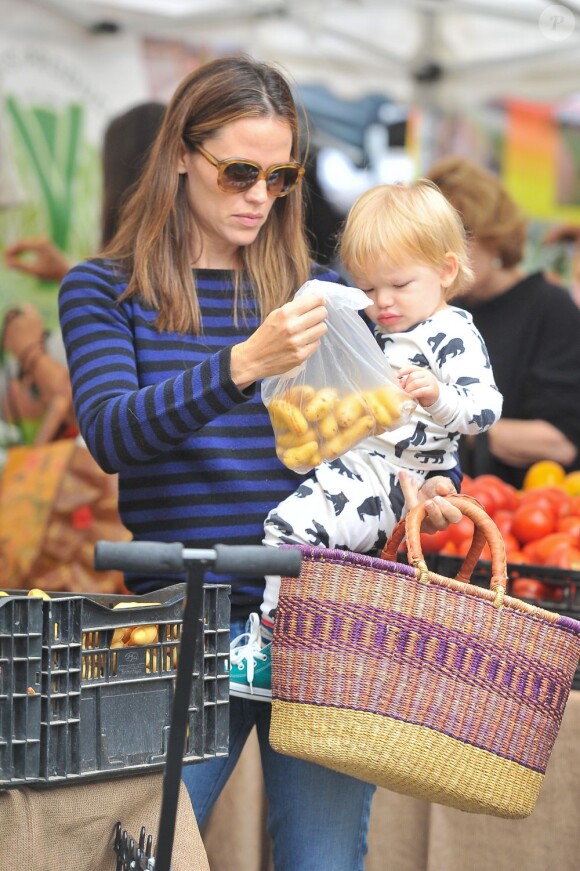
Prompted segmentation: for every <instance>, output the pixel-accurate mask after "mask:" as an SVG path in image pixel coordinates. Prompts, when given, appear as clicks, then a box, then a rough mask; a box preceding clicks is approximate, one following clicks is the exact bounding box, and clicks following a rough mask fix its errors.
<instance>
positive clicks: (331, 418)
mask: <svg viewBox="0 0 580 871" xmlns="http://www.w3.org/2000/svg"><path fill="white" fill-rule="evenodd" d="M318 432H319V433H320V435H321V436H322V438H323V439H326V440H327V441H328V439H333V438H334V436H336V435H338V421H337V419H336V415H334V414H333V413H332V412H330V414H327V415H326V417H323V418H322V420H321V421H319V423H318Z"/></svg>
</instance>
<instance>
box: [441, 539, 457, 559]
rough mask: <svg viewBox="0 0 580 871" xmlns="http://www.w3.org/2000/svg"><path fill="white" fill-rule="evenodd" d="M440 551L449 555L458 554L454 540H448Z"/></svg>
mask: <svg viewBox="0 0 580 871" xmlns="http://www.w3.org/2000/svg"><path fill="white" fill-rule="evenodd" d="M439 553H446V554H448V555H449V556H456V555H457V547H456V545H455V543H454V542H453V541H446V542H445V544H444V545H443V547H442V548H441V550H440V551H439Z"/></svg>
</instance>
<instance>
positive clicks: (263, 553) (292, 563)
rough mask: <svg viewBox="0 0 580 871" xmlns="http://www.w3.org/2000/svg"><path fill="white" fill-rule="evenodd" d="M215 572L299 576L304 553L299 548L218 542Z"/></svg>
mask: <svg viewBox="0 0 580 871" xmlns="http://www.w3.org/2000/svg"><path fill="white" fill-rule="evenodd" d="M215 552H216V555H217V556H216V561H215V565H214V566H213V571H214V572H223V573H224V574H227V573H229V574H232V575H241V576H242V577H244V576H249V577H252V576H255V575H285V576H286V577H290V578H297V577H298V575H299V574H300V565H301V563H302V553H301V552H300V551H299V550H298V549H293V548H278V547H264V546H262V545H260V544H257V545H249V544H248V545H237V546H236V545H228V544H216V545H215Z"/></svg>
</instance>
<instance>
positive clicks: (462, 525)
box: [447, 514, 473, 545]
mask: <svg viewBox="0 0 580 871" xmlns="http://www.w3.org/2000/svg"><path fill="white" fill-rule="evenodd" d="M447 535H448V538H449V541H452V542H453V544H456V545H457V544H459V543H460V542H462V541H464V540H465V539H468V540H469V541H471V539H472V538H473V520H471V519H470V518H469V517H466V516H465V514H464V515H463V516H462V518H461V520H460V521H459V523H450V524H449V526H448V527H447Z"/></svg>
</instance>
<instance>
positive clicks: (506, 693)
mask: <svg viewBox="0 0 580 871" xmlns="http://www.w3.org/2000/svg"><path fill="white" fill-rule="evenodd" d="M451 498H452V500H453V501H454V503H455V504H456V505H457V506H458V507H459V508H460V509H461V511H462V512H463V514H465V515H467V516H468V517H471V519H472V520H473V521H474V522H475V534H474V539H473V543H472V546H471V550H470V552H469V554H468V556H467V557H466V559H465V561H464V563H463V566H462V568H461V570H460V572H459V574H458V576H457V579H451V578H445V577H443V576H440V575H437V574H435V573H432V572H430V571H429V570H428V569H427V566H426V565H425V562H424V560H423V556H422V553H421V546H420V537H419V531H420V525H421V522H422V520H423V518H424V515H425V511H424V506H422V505H420V506H418V507H417V508H415V509H413V510H412V511H411V512H410V513H409V514H408V515H407V517H406V519H405V521H402V522H401V523H400V524H399V525H398V526H397V527H396V529H395V531H394V532H393V535H392V536H391V538H390V539H389V542H388V543H387V545H386V547H385V550H384V551H383V554H382V557H384V559H383V558H381V559H376V558H372V557H368V556H363V555H359V554H352V553H348V552H346V551H338V550H322V549H315V548H309V547H302V548H301V550H302V552H303V563H302V570H301V574H300V577H299V578H283V579H282V587H281V591H280V599H279V604H278V610H277V614H276V625H275V632H274V642H273V644H272V696H273V703H272V724H271V729H270V743H271V745H272V747H273V748H274V749H275V750H277V751H279V752H281V753H285V754H288V755H290V756H296V757H299V758H301V759H306V760H309V761H311V762H316V763H318V764H320V765H324V766H326V767H328V768H332V769H335V770H336V771H341V772H343V773H345V774H350V775H353V776H354V777H358V778H360V779H361V780H364V781H368V782H370V783H374V784H376V785H378V786H383V787H387V788H388V789H392V790H394V791H396V792H401V793H406V794H408V795H412V796H415V797H417V798H423V799H427V800H429V801H434V802H438V803H440V804H444V805H449V806H451V807H455V808H459V809H460V810H464V811H469V812H472V813H485V814H491V815H494V816H500V817H512V818H522V817H526V816H528V815H529V814H530V813H531V812H532V811H533V809H534V807H535V804H536V801H537V798H538V794H539V790H540V787H541V785H542V781H543V778H544V773H545V770H546V766H547V763H548V760H549V758H550V753H551V751H552V747H553V745H554V741H555V739H556V736H557V734H558V729H559V727H560V722H561V719H562V714H563V712H564V707H565V705H566V702H567V699H568V695H569V692H570V686H571V683H572V678H573V676H574V672H575V669H576V665H577V663H578V658H579V656H580V623H579V622H577V621H575V620H571V619H570V618H568V617H565V616H559V615H557V614H555V613H551V612H548V611H545V610H543V609H542V608H538V607H535V606H533V605H528V604H527V603H525V602H522V601H520V600H519V599H515V598H512V597H509V596H505V589H506V578H507V575H506V566H505V549H504V545H503V540H502V538H501V535H500V534H499V531H498V529H497V527H496V526H495V524H494V523H493V521H492V520H491V518H490V517H489V516H488V515H487V514H486V512H485V511H484V509H483V508H482V507H481V506H480V505H479V503H477V502H476V501H475V500H473V499H471V498H470V497H466V496H455V497H451ZM405 534H406V537H407V549H408V556H409V563H410V565H404V564H401V563H396V562H395V560H396V553H397V549H398V547H399V545H400V543H401V541H402V538H403V536H404V535H405ZM486 540H487V542H488V544H489V545H490V549H491V553H492V579H491V589H490V590H487V589H482V588H480V587H475V586H470V585H469V578H470V575H471V572H472V571H473V568H474V566H475V564H476V562H477V559H478V557H479V554H480V552H481V548H482V546H483V544H484V542H485V541H486Z"/></svg>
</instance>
